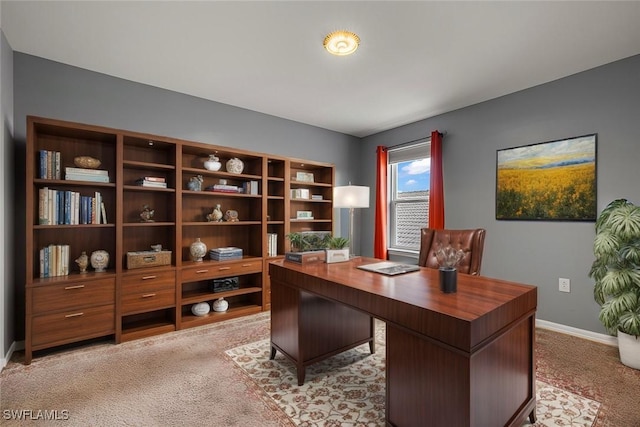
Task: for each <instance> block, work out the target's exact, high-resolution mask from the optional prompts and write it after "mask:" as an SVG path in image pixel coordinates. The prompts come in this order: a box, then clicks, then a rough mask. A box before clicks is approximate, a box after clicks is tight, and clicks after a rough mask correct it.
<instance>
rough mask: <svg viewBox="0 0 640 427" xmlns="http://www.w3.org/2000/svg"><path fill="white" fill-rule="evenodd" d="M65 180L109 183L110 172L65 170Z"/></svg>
mask: <svg viewBox="0 0 640 427" xmlns="http://www.w3.org/2000/svg"><path fill="white" fill-rule="evenodd" d="M64 179H67V180H72V181H91V182H109V171H108V170H104V169H85V168H72V167H66V168H64Z"/></svg>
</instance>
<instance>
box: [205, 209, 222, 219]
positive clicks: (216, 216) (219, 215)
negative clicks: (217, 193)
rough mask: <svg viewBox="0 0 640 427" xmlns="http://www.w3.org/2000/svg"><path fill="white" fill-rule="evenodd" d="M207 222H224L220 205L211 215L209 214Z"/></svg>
mask: <svg viewBox="0 0 640 427" xmlns="http://www.w3.org/2000/svg"><path fill="white" fill-rule="evenodd" d="M207 221H209V222H220V221H222V209H220V205H216V207H215V208H214V209H213V211H212V212H211V213H210V214H207Z"/></svg>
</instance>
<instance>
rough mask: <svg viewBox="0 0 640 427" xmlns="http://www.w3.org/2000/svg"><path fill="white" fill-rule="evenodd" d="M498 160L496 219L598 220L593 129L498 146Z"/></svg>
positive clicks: (594, 136) (594, 135)
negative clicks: (546, 140) (536, 141)
mask: <svg viewBox="0 0 640 427" xmlns="http://www.w3.org/2000/svg"><path fill="white" fill-rule="evenodd" d="M496 164H497V167H496V219H498V220H532V221H535V220H538V221H595V220H596V216H597V214H598V213H597V204H596V134H591V135H584V136H577V137H573V138H568V139H561V140H557V141H549V142H541V143H537V144H531V145H525V146H522V147H515V148H505V149H501V150H497V161H496Z"/></svg>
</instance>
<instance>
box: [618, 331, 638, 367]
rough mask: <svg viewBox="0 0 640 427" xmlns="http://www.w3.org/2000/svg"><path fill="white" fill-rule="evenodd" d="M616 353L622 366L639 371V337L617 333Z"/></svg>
mask: <svg viewBox="0 0 640 427" xmlns="http://www.w3.org/2000/svg"><path fill="white" fill-rule="evenodd" d="M618 351H619V352H620V361H621V362H622V364H623V365H625V366H628V367H630V368H633V369H640V337H636V336H634V335H629V334H625V333H624V332H620V331H618Z"/></svg>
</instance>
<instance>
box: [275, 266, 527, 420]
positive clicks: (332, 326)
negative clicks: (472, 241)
mask: <svg viewBox="0 0 640 427" xmlns="http://www.w3.org/2000/svg"><path fill="white" fill-rule="evenodd" d="M376 261H377V260H374V259H370V258H369V259H367V258H357V259H355V260H352V261H349V262H344V263H337V264H325V263H318V264H308V265H298V264H295V263H291V262H286V261H282V260H280V261H274V262H272V263H270V268H269V271H270V274H271V292H272V293H271V298H272V303H271V344H272V352H275V350H280V351H283V353H285V354H286V356H287V357H289V358H291V359H292V360H293V361H294V362H295V363H296V366H297V367H298V369H300V368H302V369H304V366H307V365H308V364H310V363H313V362H314V361H318V360H322V358H324V357H328V355H332V354H336V353H339V352H340V351H343V350H345V349H347V348H351V347H353V346H354V345H359V344H360V343H361V342H367V341H369V339H373V330H372V329H371V330H370V332H369V331H367V329H366V326H367V325H371V328H372V323H371V322H372V317H375V318H378V319H381V320H383V321H385V322H386V323H387V346H386V347H387V350H386V351H387V353H386V387H387V388H386V410H385V412H386V424H387V425H388V426H398V427H410V426H425V425H429V426H477V427H487V426H491V427H494V426H503V425H505V426H520V425H522V423H523V421H524V420H525V419H526V417H527V416H529V418H530V420H531V421H532V422H535V396H536V395H535V363H534V347H535V311H536V305H537V289H536V287H534V286H529V285H522V284H518V283H513V282H506V281H503V280H497V279H491V278H485V277H476V276H467V275H464V274H459V275H458V291H457V292H456V293H453V294H444V293H442V292H440V289H439V284H438V271H437V270H432V269H427V268H423V269H421V270H420V271H418V272H414V273H408V274H404V275H400V276H395V277H387V276H384V275H381V274H377V273H371V272H366V271H362V270H359V269H357V268H355V267H356V265H358V264H365V263H371V262H376ZM342 310H344V313H346V316H348V318H349V319H347V320H346V321H345V319H343V318H341V317H339V316H340V315H341V314H340V313H341V311H342ZM354 319H355V322H356V323H357V324H358V327H354V328H347V327H346V326H345V325H349V324H350V323H351V321H352V320H354ZM367 322H368V323H367ZM317 331H320V333H318V332H317ZM343 331H344V335H343V334H342V332H343ZM368 334H370V335H368ZM338 335H340V338H332V339H329V337H333V336H338ZM365 335H368V336H365ZM327 341H328V343H327ZM369 342H371V341H369ZM318 347H322V348H321V349H320V350H318ZM308 354H312V355H313V356H312V357H308V356H307V355H308ZM298 379H299V381H300V374H299V375H298ZM302 380H303V381H304V373H303V374H302Z"/></svg>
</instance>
